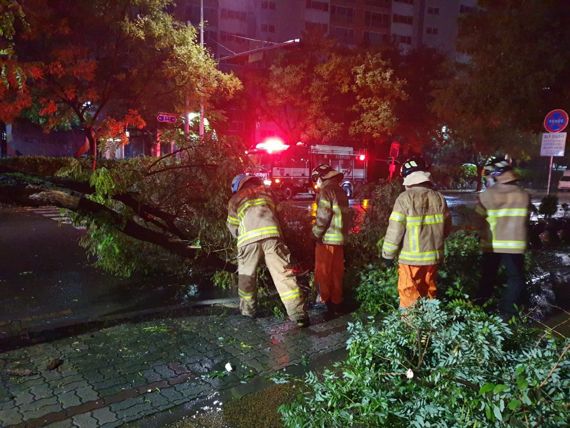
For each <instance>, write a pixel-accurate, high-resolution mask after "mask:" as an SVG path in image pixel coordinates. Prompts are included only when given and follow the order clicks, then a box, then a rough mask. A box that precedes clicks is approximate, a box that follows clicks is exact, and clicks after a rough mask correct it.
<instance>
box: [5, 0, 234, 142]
mask: <svg viewBox="0 0 570 428" xmlns="http://www.w3.org/2000/svg"><path fill="white" fill-rule="evenodd" d="M11 3H14V4H17V5H18V7H17V8H14V7H13V8H12V9H10V10H8V12H6V13H4V14H3V15H2V16H4V18H3V19H5V20H6V22H8V23H11V24H12V25H11V26H8V27H7V28H8V30H7V31H6V32H5V33H4V34H3V36H4V38H5V39H9V40H10V44H11V50H10V52H9V53H10V55H9V56H4V57H3V58H2V63H1V64H0V66H2V67H8V70H9V71H10V70H11V72H9V73H8V74H7V75H6V77H5V78H3V80H4V83H5V85H4V88H3V91H4V95H5V97H4V98H3V100H2V103H1V104H0V120H4V121H9V120H11V119H13V118H14V117H15V116H16V115H17V114H19V113H20V112H21V110H23V109H25V108H27V111H26V115H27V117H30V118H32V119H34V120H35V121H37V122H38V123H40V124H41V125H42V126H43V127H44V128H45V129H46V130H51V129H54V128H56V127H60V126H72V125H76V126H80V127H81V128H82V129H83V130H84V131H85V135H86V137H87V138H88V139H89V141H90V142H91V145H92V149H93V147H94V144H93V143H94V142H95V141H96V140H101V141H106V139H108V138H124V135H125V130H126V129H127V128H129V127H130V128H143V127H144V126H145V124H147V123H154V118H155V117H156V114H157V113H158V112H159V111H169V112H178V113H182V112H185V111H186V109H187V108H190V109H197V106H198V104H199V102H200V100H202V102H204V103H206V104H208V103H209V100H210V99H211V98H212V97H216V98H219V97H223V96H228V95H232V94H233V93H234V92H235V91H236V90H238V89H239V88H240V83H239V81H238V80H237V79H236V78H235V77H234V76H232V75H229V74H224V73H222V72H220V71H219V70H218V69H217V66H216V63H215V61H214V59H213V58H212V57H211V56H210V55H209V54H208V53H207V51H205V50H203V49H201V48H200V46H199V45H198V43H197V42H196V33H195V30H194V28H193V27H191V26H189V25H186V24H183V23H180V22H177V21H175V20H174V18H173V17H172V15H171V14H169V13H168V7H169V6H170V5H171V3H172V2H171V0H117V1H106V0H93V1H80V2H73V3H70V2H68V1H65V0H18V2H17V3H15V2H11ZM17 18H21V20H23V19H25V22H26V24H27V25H26V27H22V28H21V30H20V29H19V28H18V26H15V25H13V24H14V23H15V22H17ZM18 30H20V31H18ZM15 66H17V67H20V68H16V67H15ZM18 70H21V71H23V72H22V73H20V72H19V71H18ZM20 81H22V82H20ZM6 83H7V84H6ZM10 95H11V96H10ZM22 95H25V97H22ZM151 121H152V122H151Z"/></svg>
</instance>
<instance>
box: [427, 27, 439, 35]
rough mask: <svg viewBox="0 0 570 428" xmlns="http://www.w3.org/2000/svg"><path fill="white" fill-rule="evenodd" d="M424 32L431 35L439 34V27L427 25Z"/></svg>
mask: <svg viewBox="0 0 570 428" xmlns="http://www.w3.org/2000/svg"><path fill="white" fill-rule="evenodd" d="M426 33H428V34H432V35H434V36H435V35H437V34H439V28H436V27H427V29H426Z"/></svg>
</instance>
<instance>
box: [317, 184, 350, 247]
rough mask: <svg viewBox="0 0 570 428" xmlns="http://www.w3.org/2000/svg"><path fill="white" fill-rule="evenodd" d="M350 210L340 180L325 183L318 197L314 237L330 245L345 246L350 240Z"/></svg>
mask: <svg viewBox="0 0 570 428" xmlns="http://www.w3.org/2000/svg"><path fill="white" fill-rule="evenodd" d="M349 227H350V209H349V207H348V198H347V197H346V193H344V190H342V188H341V187H340V180H339V179H337V178H331V179H329V180H326V181H325V182H324V183H323V186H322V187H321V189H320V190H319V194H318V196H317V217H316V219H315V225H314V226H313V235H314V236H315V237H316V238H317V239H320V240H321V241H322V243H323V244H328V245H344V244H345V243H346V241H347V239H348V229H349Z"/></svg>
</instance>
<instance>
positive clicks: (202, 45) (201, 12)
mask: <svg viewBox="0 0 570 428" xmlns="http://www.w3.org/2000/svg"><path fill="white" fill-rule="evenodd" d="M200 48H201V49H202V50H203V49H204V0H200ZM198 132H199V134H200V142H203V141H204V97H203V96H200V128H199V131H198Z"/></svg>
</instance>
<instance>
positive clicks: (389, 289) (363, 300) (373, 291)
mask: <svg viewBox="0 0 570 428" xmlns="http://www.w3.org/2000/svg"><path fill="white" fill-rule="evenodd" d="M357 281H358V287H357V288H356V300H358V302H360V308H359V309H360V312H361V313H363V314H367V315H371V316H376V315H380V314H385V313H387V312H390V311H392V310H394V309H396V308H397V307H398V305H399V300H398V273H397V272H396V268H389V269H385V268H383V267H379V266H374V265H369V266H366V267H365V268H364V269H362V270H361V271H360V272H359V273H358V274H357Z"/></svg>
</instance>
